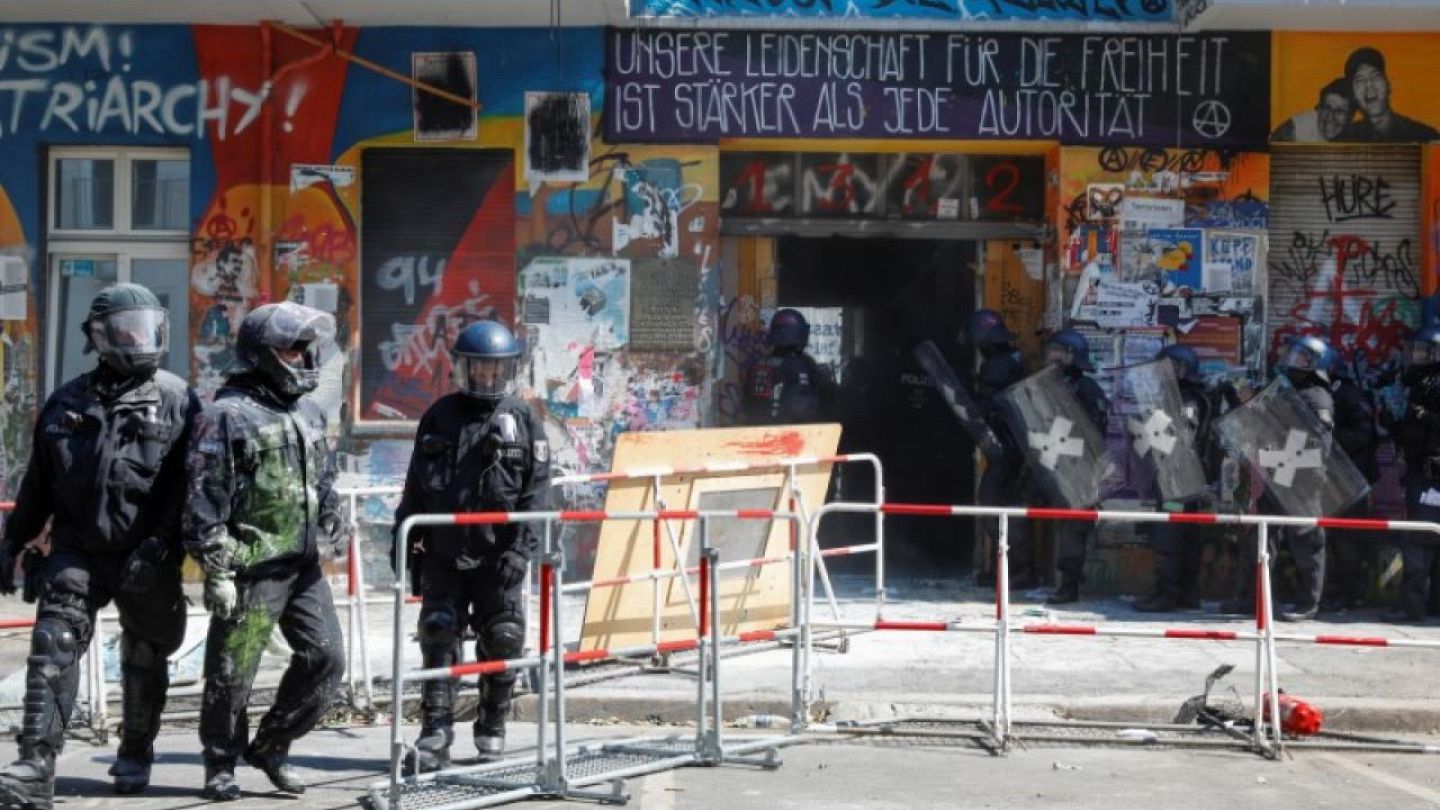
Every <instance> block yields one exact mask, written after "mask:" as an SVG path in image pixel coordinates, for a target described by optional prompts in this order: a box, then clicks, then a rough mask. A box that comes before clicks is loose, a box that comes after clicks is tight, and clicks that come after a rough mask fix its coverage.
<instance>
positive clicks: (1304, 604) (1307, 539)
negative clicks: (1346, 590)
mask: <svg viewBox="0 0 1440 810" xmlns="http://www.w3.org/2000/svg"><path fill="white" fill-rule="evenodd" d="M1242 531H1244V533H1245V538H1244V540H1242V541H1241V543H1240V547H1241V549H1242V554H1243V556H1242V557H1241V559H1240V560H1238V561H1237V567H1236V576H1237V577H1238V583H1237V591H1238V592H1237V594H1236V598H1237V599H1240V600H1245V601H1252V602H1253V601H1254V599H1255V576H1254V571H1255V543H1256V533H1255V530H1254V529H1249V528H1246V529H1244V530H1242ZM1277 536H1278V537H1277ZM1279 540H1284V542H1285V546H1286V548H1288V549H1290V557H1291V559H1293V560H1294V562H1295V578H1296V580H1297V581H1296V583H1295V586H1296V587H1295V604H1296V606H1297V607H1299V608H1303V609H1309V608H1311V607H1315V606H1317V605H1319V604H1320V595H1321V592H1322V591H1323V590H1324V588H1325V530H1324V529H1309V530H1301V529H1296V528H1290V527H1286V528H1272V529H1271V530H1270V543H1269V546H1270V569H1271V572H1272V573H1273V572H1274V569H1275V560H1276V559H1277V557H1278V556H1279V555H1278V554H1277V544H1278V541H1279ZM1271 592H1272V593H1273V592H1274V582H1273V580H1272V582H1271ZM1277 607H1278V606H1277Z"/></svg>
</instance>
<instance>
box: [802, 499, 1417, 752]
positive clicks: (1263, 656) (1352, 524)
mask: <svg viewBox="0 0 1440 810" xmlns="http://www.w3.org/2000/svg"><path fill="white" fill-rule="evenodd" d="M870 511H874V512H876V513H877V514H880V515H907V516H930V517H994V518H998V519H999V524H1000V532H999V534H1000V537H999V539H998V542H997V543H996V571H997V573H996V583H997V585H996V593H995V624H994V626H993V627H992V628H988V629H990V630H991V631H993V632H994V633H995V642H996V667H995V706H994V709H995V718H994V728H995V729H996V737H997V740H998V741H1000V742H1001V743H1002V744H1003V743H1004V742H1005V741H1006V740H1008V738H1009V729H1010V722H1011V720H1010V718H1011V713H1010V706H1011V694H1010V664H1011V662H1010V654H1009V638H1010V636H1011V635H1012V634H1021V635H1037V636H1071V637H1100V636H1111V637H1125V638H1156V639H1173V640H1188V641H1220V642H1227V641H1234V642H1253V643H1255V652H1256V665H1255V705H1256V706H1257V707H1259V706H1261V705H1263V704H1264V703H1266V702H1268V704H1269V711H1270V716H1272V717H1278V716H1280V714H1279V706H1278V705H1277V703H1278V694H1279V684H1278V678H1277V676H1276V662H1275V645H1276V644H1277V643H1300V644H1315V645H1322V646H1351V647H1397V648H1412V649H1440V641H1427V640H1417V639H1397V638H1381V637H1368V636H1340V635H1317V636H1301V635H1294V634H1282V633H1276V632H1275V629H1274V627H1273V623H1272V622H1271V620H1270V617H1271V616H1272V615H1273V607H1272V603H1273V596H1272V592H1271V587H1270V565H1269V543H1268V542H1266V540H1267V535H1268V532H1269V529H1270V527H1272V526H1288V527H1299V528H1323V529H1341V530H1362V531H1376V532H1425V533H1431V534H1440V524H1437V523H1429V522H1423V521H1406V520H1387V519H1370V518H1359V519H1357V518H1335V517H1325V516H1315V517H1309V516H1302V517H1296V516H1287V515H1234V514H1217V513H1193V512H1134V511H1124V510H1102V509H1063V508H1053V507H1031V508H1021V507H985V506H969V505H958V504H907V503H883V504H879V505H876V506H871V505H868V504H853V503H832V504H827V505H825V506H824V507H822V508H821V509H820V510H819V511H818V512H817V513H816V514H815V515H813V516H812V517H811V524H810V530H811V534H812V535H813V534H815V533H817V532H818V528H819V523H820V521H821V519H822V518H823V517H824V516H825V515H827V514H832V513H838V512H870ZM1016 518H1019V519H1027V520H1069V521H1081V522H1087V523H1102V522H1114V523H1183V524H1191V525H1231V526H1254V527H1256V528H1257V530H1258V531H1259V540H1260V542H1258V543H1256V559H1255V577H1256V586H1255V592H1256V599H1255V626H1254V629H1253V630H1247V631H1240V630H1228V629H1207V628H1140V627H1117V626H1108V625H1085V624H1053V623H1041V624H1029V625H1013V624H1011V622H1010V610H1009V602H1010V590H1009V561H1008V553H1009V544H1008V540H1007V538H1008V531H1009V528H1008V525H1009V524H1008V521H1010V520H1011V519H1016ZM811 594H812V591H811V590H809V589H808V588H807V589H806V590H805V592H804V593H803V594H802V595H801V599H802V601H803V602H804V603H805V604H806V608H804V610H805V617H806V619H805V620H802V622H801V626H802V627H806V626H808V603H809V601H810V599H811ZM973 627H975V625H969V626H965V625H956V624H955V623H953V622H900V623H888V624H887V626H885V627H881V626H879V625H878V624H877V626H876V627H875V628H873V629H892V630H931V631H951V630H958V629H970V628H973ZM802 646H805V647H807V650H806V652H805V655H806V656H807V661H806V662H805V664H804V666H803V671H804V672H805V673H806V678H807V681H806V684H805V689H804V690H803V700H804V701H805V703H806V704H807V705H808V701H809V695H810V689H809V683H808V673H809V663H808V655H809V652H808V644H804V645H802ZM1267 680H1268V688H1267ZM1257 712H1258V709H1257ZM1271 732H1272V736H1271V737H1270V738H1269V739H1268V740H1267V739H1266V737H1265V736H1264V735H1265V730H1264V727H1263V724H1259V723H1257V724H1256V726H1255V737H1254V744H1255V746H1256V747H1257V748H1258V749H1261V750H1264V751H1266V752H1267V753H1272V754H1275V753H1278V752H1279V751H1281V750H1282V746H1283V741H1282V738H1281V735H1280V730H1279V729H1278V728H1274V724H1272V728H1271Z"/></svg>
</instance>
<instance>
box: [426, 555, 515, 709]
mask: <svg viewBox="0 0 1440 810" xmlns="http://www.w3.org/2000/svg"><path fill="white" fill-rule="evenodd" d="M492 562H493V561H490V560H487V561H485V562H482V563H481V564H480V565H479V566H477V567H475V568H472V569H470V570H465V571H461V570H458V569H457V568H456V567H455V563H454V562H453V561H451V560H446V559H443V558H440V557H436V556H427V557H426V558H425V560H424V563H423V565H424V574H423V584H422V589H423V593H422V597H421V605H420V622H419V635H420V653H421V656H422V658H423V660H424V665H425V667H426V668H427V669H428V668H431V667H448V666H451V665H452V664H454V663H456V662H457V661H458V660H460V650H461V648H460V641H461V636H462V634H463V632H464V629H465V628H466V627H469V628H470V630H471V631H472V632H473V633H474V634H475V638H476V640H475V659H476V660H477V661H495V660H503V659H506V658H514V657H518V656H519V655H520V654H521V652H522V647H523V638H524V635H523V634H524V626H525V604H524V598H523V589H524V580H523V572H520V576H521V577H522V578H520V579H518V580H517V579H516V577H515V575H514V572H505V571H502V570H500V569H498V568H497V567H496V566H495V565H493V564H491V563H492ZM502 625H509V628H507V629H511V630H513V629H514V628H518V629H519V640H518V642H517V641H516V640H515V634H514V633H511V632H503V633H497V632H496V631H497V629H498V628H501V627H502ZM515 677H516V674H515V672H513V671H506V672H501V673H498V674H495V675H484V676H482V677H481V689H480V708H481V711H480V717H479V718H478V719H477V722H479V721H484V720H485V719H486V716H487V715H488V716H489V717H490V718H503V717H504V716H505V715H506V714H507V713H508V712H509V709H510V697H511V694H512V693H513V691H514V688H515ZM455 690H456V683H455V681H453V680H432V681H427V682H426V683H425V686H424V689H423V691H422V693H421V704H422V712H423V720H424V723H425V727H426V728H427V729H431V728H448V727H449V726H451V725H452V724H453V723H454V706H455ZM477 730H479V731H482V732H483V731H484V730H482V729H479V726H478V725H477Z"/></svg>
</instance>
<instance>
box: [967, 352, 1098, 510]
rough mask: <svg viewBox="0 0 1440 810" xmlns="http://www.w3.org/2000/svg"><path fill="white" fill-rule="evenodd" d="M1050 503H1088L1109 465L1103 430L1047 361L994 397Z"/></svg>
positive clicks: (1075, 506) (1089, 505)
mask: <svg viewBox="0 0 1440 810" xmlns="http://www.w3.org/2000/svg"><path fill="white" fill-rule="evenodd" d="M996 401H997V402H999V403H1000V408H1001V411H1002V412H1003V413H1004V414H1005V420H1006V422H1007V423H1008V424H1009V425H1010V430H1011V431H1012V433H1013V434H1014V435H1015V437H1016V440H1017V441H1019V443H1020V444H1021V446H1022V447H1023V449H1024V451H1025V460H1026V461H1027V462H1028V463H1029V465H1030V469H1031V470H1032V471H1034V473H1035V479H1036V481H1038V482H1039V484H1040V486H1041V487H1042V488H1043V489H1044V491H1045V494H1046V496H1047V497H1048V498H1049V499H1050V502H1051V503H1055V504H1059V505H1063V506H1066V507H1069V508H1072V509H1089V508H1092V507H1094V506H1095V505H1096V504H1098V503H1099V502H1100V498H1101V486H1102V484H1103V483H1104V481H1105V479H1106V477H1108V476H1109V475H1110V474H1111V472H1113V471H1114V469H1115V465H1114V462H1112V461H1111V460H1110V450H1109V448H1108V446H1107V445H1106V442H1105V436H1104V435H1102V434H1101V433H1100V429H1099V428H1097V427H1096V426H1095V423H1094V422H1091V421H1090V417H1089V416H1087V415H1086V412H1085V407H1084V406H1083V405H1081V404H1080V400H1079V399H1078V398H1077V397H1076V396H1075V394H1073V393H1071V391H1070V387H1069V386H1067V385H1066V384H1065V378H1064V372H1063V371H1061V369H1060V368H1059V367H1058V366H1046V367H1045V368H1043V369H1041V370H1040V371H1038V372H1036V373H1034V374H1032V375H1030V376H1029V377H1026V378H1025V379H1023V380H1021V381H1020V382H1018V383H1015V384H1014V385H1012V386H1010V387H1009V388H1006V389H1005V390H1004V391H1001V392H1000V394H999V395H998V396H997V397H996Z"/></svg>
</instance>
